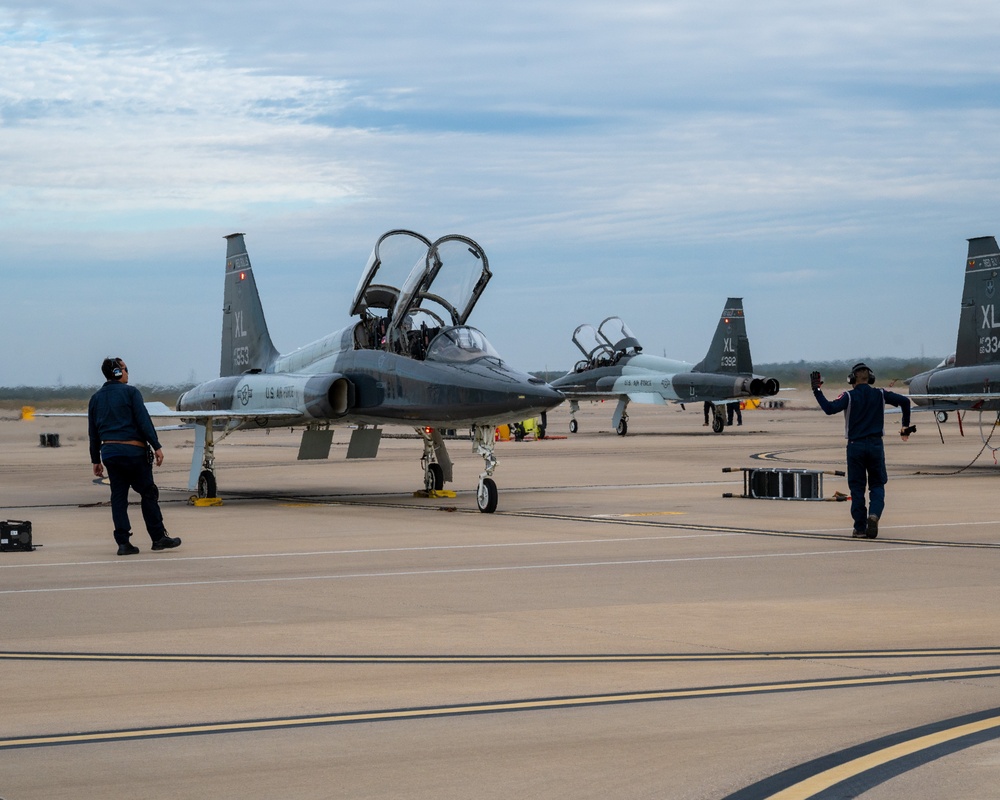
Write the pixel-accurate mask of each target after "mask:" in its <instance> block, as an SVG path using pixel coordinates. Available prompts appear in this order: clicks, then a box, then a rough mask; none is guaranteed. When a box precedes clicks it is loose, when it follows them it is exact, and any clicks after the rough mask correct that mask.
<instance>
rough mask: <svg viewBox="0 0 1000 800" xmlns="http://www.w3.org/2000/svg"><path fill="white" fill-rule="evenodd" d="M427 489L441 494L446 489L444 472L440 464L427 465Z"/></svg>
mask: <svg viewBox="0 0 1000 800" xmlns="http://www.w3.org/2000/svg"><path fill="white" fill-rule="evenodd" d="M424 481H425V483H426V484H427V488H428V489H430V490H433V491H435V492H440V491H441V490H442V489H443V488H444V470H443V469H441V465H440V464H428V465H427V477H426V478H425V479H424Z"/></svg>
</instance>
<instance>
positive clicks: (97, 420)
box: [87, 358, 181, 556]
mask: <svg viewBox="0 0 1000 800" xmlns="http://www.w3.org/2000/svg"><path fill="white" fill-rule="evenodd" d="M101 372H102V373H104V377H105V378H107V380H106V381H105V383H104V385H103V386H102V387H101V388H100V389H98V390H97V392H96V393H95V394H94V396H93V397H91V398H90V406H89V408H88V410H87V417H88V421H89V424H88V428H89V432H90V462H91V463H92V464H93V466H94V475H96V476H97V477H98V478H103V477H104V467H107V468H108V480H109V481H110V483H111V518H112V520H113V521H114V524H115V534H114V535H115V541H116V542H117V543H118V555H120V556H130V555H135V554H136V553H138V552H139V548H138V547H136V546H135V545H133V544H130V543H129V537H130V536H131V535H132V525H131V523H130V522H129V518H128V490H129V489H130V488H132V489H135V491H136V492H137V493H138V495H139V497H140V498H142V518H143V521H144V522H145V523H146V532H147V533H149V538H150V539H152V541H153V550H166V549H168V548H171V547H177V546H178V545H180V543H181V540H180V539H179V538H177V537H170V536H168V535H167V531H166V528H164V527H163V515H162V514H161V513H160V490H159V489H157V488H156V484H155V483H154V482H153V461H154V460H155V461H156V466H160V465H161V464H162V463H163V450H162V448H161V447H160V441H159V439H157V437H156V429H155V428H154V427H153V421H152V420H151V419H150V418H149V412H148V411H146V406H145V405H144V404H143V402H142V394H141V393H140V392H139V390H138V389H136V388H135V387H134V386H129V385H128V367H127V366H125V362H124V361H122V360H121V359H120V358H106V359H104V363H102V364H101Z"/></svg>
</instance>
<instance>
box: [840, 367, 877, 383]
mask: <svg viewBox="0 0 1000 800" xmlns="http://www.w3.org/2000/svg"><path fill="white" fill-rule="evenodd" d="M859 369H866V370H868V383H869V384H872V383H875V373H874V372H872V368H871V367H869V366H868V365H867V364H866V363H865V362H864V361H859V362H858V363H857V364H855V365H854V366H853V367H851V372H850V374H848V376H847V382H848V383H849V384H851V386H853V385H854V384H855V383H857V382H858V376H857V371H858V370H859Z"/></svg>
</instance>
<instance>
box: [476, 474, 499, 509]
mask: <svg viewBox="0 0 1000 800" xmlns="http://www.w3.org/2000/svg"><path fill="white" fill-rule="evenodd" d="M498 497H499V495H498V493H497V485H496V481H494V480H493V478H483V479H482V480H481V481H480V482H479V488H478V489H477V490H476V505H478V506H479V510H480V511H482V512H483V513H484V514H492V513H493V512H494V511H496V510H497V499H498Z"/></svg>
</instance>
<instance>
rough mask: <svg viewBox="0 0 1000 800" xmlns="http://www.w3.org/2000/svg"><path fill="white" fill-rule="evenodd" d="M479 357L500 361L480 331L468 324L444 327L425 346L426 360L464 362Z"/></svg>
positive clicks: (497, 354) (498, 355)
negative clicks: (428, 344) (427, 345)
mask: <svg viewBox="0 0 1000 800" xmlns="http://www.w3.org/2000/svg"><path fill="white" fill-rule="evenodd" d="M480 358H492V359H494V360H496V361H502V359H501V358H500V354H499V353H498V352H497V351H496V350H495V349H494V348H493V345H491V344H490V343H489V340H488V339H487V338H486V337H485V336H484V335H483V333H482V331H480V330H477V329H476V328H473V327H470V326H468V325H458V326H456V327H453V328H445V329H444V330H443V331H441V332H440V333H439V334H438V335H437V336H436V337H435V338H434V340H433V341H432V342H431V343H430V346H429V347H428V348H427V360H428V361H439V362H445V363H452V364H455V363H466V362H470V361H477V360H478V359H480Z"/></svg>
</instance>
